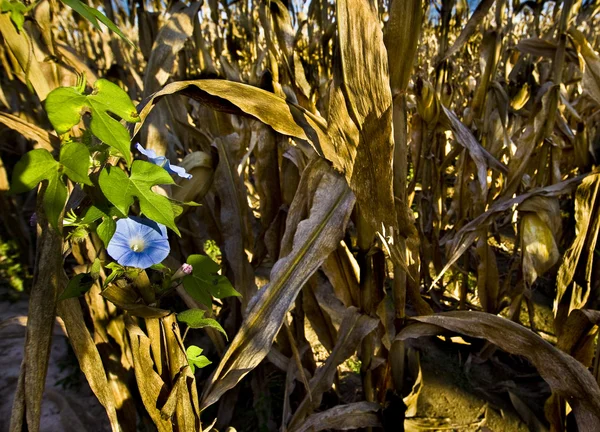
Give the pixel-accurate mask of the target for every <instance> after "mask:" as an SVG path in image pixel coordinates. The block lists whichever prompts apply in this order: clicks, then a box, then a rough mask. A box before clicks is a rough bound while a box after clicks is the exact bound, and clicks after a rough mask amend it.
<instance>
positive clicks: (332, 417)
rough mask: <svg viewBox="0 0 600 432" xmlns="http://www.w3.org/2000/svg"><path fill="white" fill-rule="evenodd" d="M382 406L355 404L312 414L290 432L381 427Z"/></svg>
mask: <svg viewBox="0 0 600 432" xmlns="http://www.w3.org/2000/svg"><path fill="white" fill-rule="evenodd" d="M379 410H381V406H380V405H379V404H377V403H374V402H365V401H363V402H354V403H349V404H343V405H338V406H336V407H333V408H329V409H328V410H325V411H322V412H320V413H316V414H312V415H310V416H309V417H307V418H306V420H304V422H303V423H302V425H300V426H299V427H297V428H294V429H290V432H318V431H322V430H346V429H360V428H367V427H381V422H380V421H379V416H378V415H377V412H378V411H379Z"/></svg>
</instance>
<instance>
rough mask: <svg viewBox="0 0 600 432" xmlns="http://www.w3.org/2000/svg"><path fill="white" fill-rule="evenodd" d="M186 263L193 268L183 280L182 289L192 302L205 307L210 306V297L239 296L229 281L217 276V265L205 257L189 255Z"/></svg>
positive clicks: (218, 268)
mask: <svg viewBox="0 0 600 432" xmlns="http://www.w3.org/2000/svg"><path fill="white" fill-rule="evenodd" d="M187 263H188V264H191V265H192V267H193V270H192V274H190V275H187V276H185V277H184V278H183V287H184V288H185V290H186V291H187V292H188V294H189V295H191V296H192V297H193V298H194V300H196V301H198V302H200V303H202V304H203V305H205V306H208V307H211V306H212V297H214V298H218V299H222V298H225V297H232V296H237V297H239V296H241V294H240V293H239V292H237V291H236V290H235V288H233V286H232V285H231V282H229V279H227V278H226V277H225V276H222V275H220V274H218V272H219V270H220V267H219V264H217V263H216V262H214V261H213V260H211V259H210V258H209V257H207V256H205V255H190V256H189V257H188V259H187Z"/></svg>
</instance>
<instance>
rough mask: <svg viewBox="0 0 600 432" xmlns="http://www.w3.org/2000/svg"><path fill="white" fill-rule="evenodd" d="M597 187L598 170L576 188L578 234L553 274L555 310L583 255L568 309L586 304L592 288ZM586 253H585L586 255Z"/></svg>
mask: <svg viewBox="0 0 600 432" xmlns="http://www.w3.org/2000/svg"><path fill="white" fill-rule="evenodd" d="M599 189H600V174H592V175H590V176H588V177H586V178H585V179H584V180H583V181H582V182H581V185H580V186H579V187H578V188H577V193H576V196H575V221H576V227H575V228H576V232H577V237H575V240H574V241H573V244H572V245H571V247H570V248H569V249H568V250H567V251H566V252H565V254H564V256H563V262H562V264H561V266H560V269H559V270H558V276H557V278H556V298H555V300H554V313H555V314H556V312H557V311H558V305H559V304H560V301H561V299H562V297H563V296H564V295H565V294H566V292H567V290H568V289H569V286H570V285H571V282H572V281H573V279H574V277H575V271H576V270H577V268H578V266H579V265H583V263H580V261H582V259H585V271H584V280H582V281H579V283H578V284H577V285H578V287H574V288H573V292H572V293H571V305H570V307H569V312H571V311H572V310H573V309H580V308H582V307H584V306H585V304H586V302H587V301H588V298H589V296H590V293H591V290H592V282H593V280H592V265H593V263H594V250H595V248H596V243H597V239H598V233H599V232H600V217H598V211H599V210H598V209H599V205H600V201H599V200H598V190H599ZM586 254H587V256H586Z"/></svg>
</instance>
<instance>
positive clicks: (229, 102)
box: [134, 79, 331, 154]
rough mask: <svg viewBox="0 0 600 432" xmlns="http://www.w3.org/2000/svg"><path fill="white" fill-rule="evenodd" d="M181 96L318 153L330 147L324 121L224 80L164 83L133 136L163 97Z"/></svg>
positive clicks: (144, 109) (259, 91)
mask: <svg viewBox="0 0 600 432" xmlns="http://www.w3.org/2000/svg"><path fill="white" fill-rule="evenodd" d="M176 93H179V94H183V95H185V96H188V97H191V98H193V99H195V100H197V101H199V102H202V103H204V104H206V105H208V106H210V107H212V108H215V109H218V110H220V111H224V112H230V113H234V114H238V115H243V116H250V117H254V118H256V119H257V120H260V121H262V122H263V123H265V124H267V125H269V126H271V127H272V128H273V129H274V130H275V131H276V132H279V133H281V134H283V135H287V136H291V137H295V138H298V139H301V140H304V141H307V142H309V143H311V144H312V146H313V147H314V148H315V150H316V151H317V152H318V153H319V154H323V151H322V150H321V147H322V146H327V145H331V144H330V141H329V137H328V136H327V134H326V132H325V130H326V123H325V120H324V119H323V118H321V117H319V116H317V115H315V114H313V113H311V112H310V111H307V110H305V109H304V108H302V107H300V106H298V105H296V104H294V103H292V102H289V101H286V100H285V99H283V98H281V97H279V96H276V95H275V94H273V93H269V92H267V91H265V90H262V89H259V88H257V87H252V86H250V85H247V84H242V83H238V82H232V81H224V80H211V79H206V80H195V81H179V82H174V83H170V84H167V85H166V86H164V87H163V89H162V90H160V91H158V92H156V93H154V94H153V95H152V96H151V97H150V98H149V99H147V100H145V101H144V102H142V104H141V107H142V109H141V111H140V119H141V123H138V124H137V125H136V126H135V128H134V136H135V135H136V134H137V133H138V132H139V130H140V128H141V127H142V126H143V122H144V120H145V119H146V118H147V117H148V115H149V114H150V112H151V111H152V109H153V108H154V106H155V105H156V103H157V102H158V101H159V100H160V99H161V98H162V97H164V96H167V95H171V94H176Z"/></svg>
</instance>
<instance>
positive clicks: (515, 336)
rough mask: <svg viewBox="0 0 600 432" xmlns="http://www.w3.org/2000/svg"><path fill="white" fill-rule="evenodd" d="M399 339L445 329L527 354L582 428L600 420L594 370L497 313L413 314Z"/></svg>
mask: <svg viewBox="0 0 600 432" xmlns="http://www.w3.org/2000/svg"><path fill="white" fill-rule="evenodd" d="M414 320H415V321H417V323H415V324H411V325H409V326H407V327H406V328H404V329H403V330H402V331H401V332H400V333H399V334H398V336H396V339H399V340H407V339H411V338H416V337H421V336H433V335H437V334H440V333H442V332H444V331H445V330H448V331H451V332H456V333H461V334H463V335H466V336H470V337H476V338H482V339H485V340H487V341H489V342H491V343H493V344H494V345H497V346H498V347H500V348H501V349H503V350H504V351H506V352H508V353H510V354H514V355H520V356H523V357H526V358H527V359H528V360H529V361H531V363H533V365H534V366H535V367H536V368H537V370H538V372H539V373H540V375H541V376H542V378H544V380H545V381H546V382H547V383H548V384H549V385H550V387H551V388H552V391H553V392H555V393H557V394H558V395H560V396H561V397H564V398H565V399H566V400H567V401H568V403H569V405H570V406H571V408H573V412H574V414H575V418H576V419H577V424H578V426H579V428H580V430H582V431H590V432H591V431H594V430H595V428H596V427H597V425H598V424H600V423H599V422H600V388H598V384H597V383H596V380H595V379H594V377H593V376H592V374H591V373H590V372H589V371H588V370H587V369H586V368H585V367H584V366H583V365H582V364H581V363H579V362H578V361H577V360H575V359H574V358H573V357H571V356H569V355H567V354H565V353H564V352H562V351H561V350H559V349H557V348H555V347H553V346H552V345H550V344H549V343H548V342H546V341H545V340H543V339H542V338H541V337H539V336H538V335H536V334H535V333H533V332H532V331H531V330H529V329H526V328H525V327H523V326H521V325H519V324H517V323H515V322H512V321H510V320H507V319H505V318H501V317H498V316H496V315H492V314H488V313H484V312H475V311H468V312H463V311H456V312H446V313H441V314H437V315H433V316H424V317H416V318H414Z"/></svg>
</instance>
